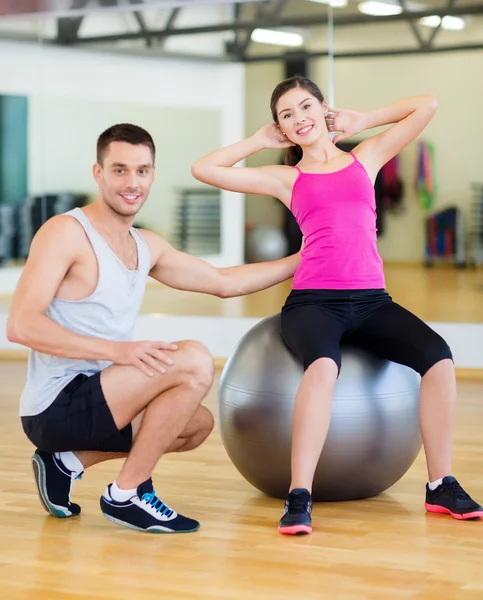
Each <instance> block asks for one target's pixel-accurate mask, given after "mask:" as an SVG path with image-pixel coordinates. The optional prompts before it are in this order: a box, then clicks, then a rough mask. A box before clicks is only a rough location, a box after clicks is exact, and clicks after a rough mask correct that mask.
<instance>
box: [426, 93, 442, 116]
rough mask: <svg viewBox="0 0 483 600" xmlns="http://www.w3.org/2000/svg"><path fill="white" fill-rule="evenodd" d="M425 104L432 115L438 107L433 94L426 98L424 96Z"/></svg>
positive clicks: (436, 99)
mask: <svg viewBox="0 0 483 600" xmlns="http://www.w3.org/2000/svg"><path fill="white" fill-rule="evenodd" d="M426 104H427V106H428V108H429V109H430V110H431V111H432V112H433V114H434V113H435V112H436V111H437V110H438V106H439V103H438V98H437V96H436V95H435V94H428V96H426Z"/></svg>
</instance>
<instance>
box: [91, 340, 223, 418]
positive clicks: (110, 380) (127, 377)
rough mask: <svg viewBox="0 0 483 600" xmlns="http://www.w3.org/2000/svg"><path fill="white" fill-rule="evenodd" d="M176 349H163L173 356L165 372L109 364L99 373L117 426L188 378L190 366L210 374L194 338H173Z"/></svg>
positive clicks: (210, 364) (209, 364)
mask: <svg viewBox="0 0 483 600" xmlns="http://www.w3.org/2000/svg"><path fill="white" fill-rule="evenodd" d="M175 343H176V345H177V346H178V350H174V351H170V350H165V351H164V352H165V354H167V355H169V356H170V357H171V358H172V360H173V365H171V366H167V365H163V367H165V368H166V373H159V372H155V374H154V375H153V376H152V377H150V376H148V375H145V374H144V373H142V372H141V371H140V370H139V369H137V368H136V367H132V366H122V365H111V366H110V367H107V369H104V371H103V372H102V374H101V387H102V391H103V393H104V397H105V399H106V403H107V405H108V406H109V409H110V411H111V413H112V416H113V419H114V422H115V423H116V425H117V427H118V428H119V429H122V428H123V427H125V426H126V425H127V424H128V423H131V422H132V421H133V420H134V419H135V417H136V416H137V415H139V413H141V412H142V411H143V410H144V408H145V407H146V406H147V405H148V404H149V403H150V402H151V401H152V400H153V399H154V398H156V397H157V396H159V395H160V394H162V393H163V392H166V391H168V390H170V389H172V388H174V387H177V386H179V385H182V384H183V383H187V382H189V381H190V378H191V377H192V373H193V368H194V367H196V369H198V370H201V371H202V370H205V371H206V377H207V378H209V377H210V378H211V377H212V371H213V359H212V358H211V357H210V355H209V353H208V351H207V350H206V349H205V348H204V346H202V345H201V344H199V343H197V342H189V341H188V342H186V341H185V342H175Z"/></svg>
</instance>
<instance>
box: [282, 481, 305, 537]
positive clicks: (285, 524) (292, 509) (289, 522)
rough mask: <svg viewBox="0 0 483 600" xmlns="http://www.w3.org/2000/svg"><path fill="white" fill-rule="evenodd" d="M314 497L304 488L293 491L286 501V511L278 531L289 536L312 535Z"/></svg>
mask: <svg viewBox="0 0 483 600" xmlns="http://www.w3.org/2000/svg"><path fill="white" fill-rule="evenodd" d="M311 514H312V496H311V495H310V493H309V491H308V490H306V489H303V488H296V489H295V490H292V491H291V492H290V493H289V495H288V496H287V499H286V500H285V511H284V513H283V516H282V518H281V519H280V523H279V526H278V530H279V532H280V533H284V534H287V535H302V534H305V533H312V517H311Z"/></svg>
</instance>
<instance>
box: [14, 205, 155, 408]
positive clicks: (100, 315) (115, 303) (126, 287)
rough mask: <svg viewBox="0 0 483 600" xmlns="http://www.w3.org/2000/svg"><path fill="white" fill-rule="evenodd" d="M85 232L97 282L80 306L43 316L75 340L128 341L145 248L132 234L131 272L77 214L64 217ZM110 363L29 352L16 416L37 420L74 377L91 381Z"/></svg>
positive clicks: (56, 303) (58, 307) (62, 305)
mask: <svg viewBox="0 0 483 600" xmlns="http://www.w3.org/2000/svg"><path fill="white" fill-rule="evenodd" d="M64 214H66V215H70V216H72V217H74V219H77V221H79V223H80V224H81V225H82V227H83V228H84V230H85V232H86V235H87V237H88V238H89V241H90V243H91V245H92V248H93V250H94V252H95V254H96V257H97V263H98V268H99V280H98V283H97V287H96V289H95V291H94V293H92V294H91V295H90V296H88V297H87V298H83V299H82V300H62V299H60V298H54V299H53V300H52V303H51V304H50V306H49V309H48V312H47V315H48V316H49V317H50V318H51V319H52V320H53V321H55V322H56V323H59V324H60V325H62V326H63V327H65V328H66V329H70V330H71V331H74V332H75V333H78V334H80V335H86V336H91V337H97V338H103V339H108V340H112V341H131V339H132V335H133V331H134V326H135V324H136V319H137V317H138V314H139V310H140V308H141V303H142V300H143V297H144V292H145V287H146V280H147V278H148V274H149V271H150V267H151V257H150V252H149V248H148V245H147V243H146V241H145V240H144V238H143V237H142V235H141V234H140V233H139V232H138V231H137V230H136V229H134V228H131V231H130V232H131V235H132V236H133V238H134V240H135V241H136V245H137V251H138V265H137V269H135V270H133V271H131V270H129V269H127V268H126V266H125V265H124V264H123V263H122V261H121V260H120V259H119V258H118V257H117V256H116V254H115V253H114V252H113V251H112V250H111V248H110V246H109V245H108V243H107V242H106V241H105V240H104V238H103V237H102V236H101V235H100V234H99V233H97V231H96V230H95V229H94V227H93V226H92V224H91V222H90V221H89V219H88V218H87V216H86V215H85V214H84V212H83V211H82V210H81V209H80V208H75V209H74V210H71V211H69V212H67V213H64ZM111 364H112V363H111V362H110V361H107V360H79V359H75V358H61V357H58V356H51V355H49V354H43V353H42V352H37V351H35V350H31V352H30V355H29V362H28V371H27V383H26V385H25V388H24V390H23V393H22V396H21V398H20V411H19V413H20V416H30V415H37V414H39V413H41V412H42V411H44V410H45V409H46V408H48V407H49V406H50V405H51V404H52V402H53V401H54V400H55V398H56V396H57V395H58V393H59V392H60V391H61V390H62V389H63V388H64V387H65V386H66V385H67V384H68V383H69V382H70V381H71V380H72V379H74V377H76V376H77V375H78V374H79V373H85V374H86V375H93V374H94V373H97V372H98V371H100V370H102V369H105V368H106V367H108V366H109V365H111Z"/></svg>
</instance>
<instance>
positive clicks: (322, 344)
mask: <svg viewBox="0 0 483 600" xmlns="http://www.w3.org/2000/svg"><path fill="white" fill-rule="evenodd" d="M436 108H437V103H436V99H435V98H434V97H433V96H420V97H416V98H410V99H408V100H403V101H400V102H396V103H395V104H392V105H390V106H387V107H385V108H382V109H379V110H375V111H372V112H369V113H360V112H356V111H352V110H329V108H328V106H327V103H326V101H325V99H324V97H323V95H322V93H321V92H320V90H319V88H318V87H317V86H316V85H315V84H314V83H313V82H312V81H310V80H309V79H306V78H303V77H298V76H296V77H292V78H290V79H287V80H285V81H282V82H281V83H280V84H279V85H277V87H276V88H275V90H274V91H273V94H272V99H271V110H272V116H273V121H274V123H272V124H270V125H267V126H266V127H263V128H262V129H260V130H259V131H257V132H256V133H255V134H254V135H253V136H252V137H250V138H248V139H246V140H244V141H242V142H239V143H237V144H234V145H231V146H228V147H226V148H222V149H221V150H218V151H216V152H213V153H212V154H210V155H208V156H206V157H205V158H202V159H201V160H200V161H198V162H197V163H196V164H194V165H193V167H192V172H193V175H194V176H195V177H196V178H197V179H199V180H200V181H203V182H205V183H208V184H210V185H213V186H216V187H218V188H222V189H225V190H231V191H236V192H244V193H253V194H263V195H267V196H275V197H276V198H278V199H280V201H281V202H283V203H284V204H285V205H286V206H287V207H288V208H289V209H290V210H291V211H292V213H293V214H294V216H295V218H296V220H297V222H298V224H299V226H300V229H301V231H302V234H303V236H304V247H303V250H302V258H301V263H300V266H299V268H298V270H297V272H296V273H295V276H294V280H293V285H292V291H291V293H290V295H289V297H288V298H287V300H286V303H285V305H284V307H283V309H282V318H281V322H282V334H283V337H284V339H285V341H286V343H287V345H288V346H289V347H290V349H291V350H292V352H293V353H294V354H295V355H296V356H297V357H298V358H299V359H300V360H301V361H302V362H303V365H304V376H303V378H302V382H301V384H300V387H299V389H298V393H297V397H296V401H295V407H294V414H293V427H292V481H291V485H290V489H289V490H288V491H289V493H288V496H287V499H286V502H285V511H284V514H283V516H282V518H281V520H280V524H279V531H280V532H281V533H286V534H299V533H311V531H312V521H311V509H312V498H311V486H312V481H313V477H314V472H315V468H316V465H317V462H318V459H319V456H320V453H321V450H322V447H323V444H324V441H325V438H326V434H327V431H328V428H329V422H330V416H331V405H332V394H333V390H334V386H335V383H336V379H337V377H338V374H339V370H340V366H341V351H340V343H341V341H350V342H351V343H353V344H357V345H360V346H362V347H364V348H366V349H367V350H369V351H371V352H372V353H374V354H376V355H378V356H380V357H382V358H385V359H388V360H391V361H394V362H397V363H401V364H403V365H407V366H409V367H411V368H413V369H414V370H416V371H417V372H418V373H420V375H421V377H422V380H421V389H420V427H421V434H422V438H423V444H424V448H425V453H426V462H427V468H428V476H429V477H428V484H427V485H426V501H425V507H426V509H427V510H428V511H431V512H439V513H447V514H450V515H451V516H453V517H454V518H456V519H469V518H475V517H483V508H482V507H481V506H479V505H478V504H477V503H476V502H474V501H473V500H472V499H471V498H470V497H469V496H468V494H466V492H465V491H464V490H463V489H462V488H461V486H460V485H459V483H458V482H457V481H456V479H455V478H454V477H452V476H451V458H452V437H453V426H454V411H455V401H456V384H455V375H454V365H453V359H452V354H451V350H450V348H449V347H448V345H447V344H446V342H445V341H444V340H443V339H442V338H441V337H440V336H439V335H438V334H437V333H436V332H434V331H433V330H432V329H431V328H430V327H428V326H427V325H426V324H425V323H424V322H423V321H421V320H420V319H419V318H417V317H416V316H414V315H413V314H411V313H410V312H408V311H407V310H406V309H404V308H402V307H401V306H399V305H398V304H396V303H395V302H393V301H392V299H391V297H390V296H389V294H388V293H387V292H386V290H385V280H384V273H383V265H382V260H381V258H380V256H379V254H378V250H377V240H376V225H375V223H376V210H375V197H374V196H375V194H374V181H375V179H376V175H377V173H378V171H379V170H380V169H381V167H382V166H383V165H384V164H385V163H386V162H388V161H389V160H390V159H391V158H392V157H394V156H395V155H396V154H398V153H399V152H400V151H401V150H402V149H403V148H404V147H405V146H407V145H408V144H409V143H410V142H412V141H413V140H414V139H415V138H416V137H417V136H418V135H419V134H420V133H421V132H422V131H423V129H424V128H425V127H426V125H427V124H428V123H429V122H430V120H431V119H432V117H433V116H434V114H435V112H436ZM389 124H392V126H391V127H389V128H387V129H386V130H385V131H383V132H382V133H379V134H377V135H375V136H373V137H371V138H369V139H367V140H365V141H363V142H361V143H360V144H359V145H358V146H357V147H356V148H355V149H354V151H353V152H350V153H347V152H343V151H342V150H340V149H339V148H337V147H336V146H335V143H336V142H337V141H339V140H340V139H343V138H347V137H351V136H353V135H355V134H357V133H359V132H360V131H362V130H365V129H371V128H374V127H378V126H381V125H389ZM336 131H338V132H341V133H340V134H339V135H338V136H337V137H336V138H335V139H334V141H332V140H331V137H330V136H331V133H332V132H336ZM263 148H286V149H287V152H286V157H285V165H284V166H282V165H273V166H264V167H259V168H233V167H234V165H236V163H238V162H239V161H240V160H242V159H244V158H246V157H247V156H250V155H251V154H253V153H255V152H258V151H259V150H262V149H263ZM294 167H295V168H294ZM321 398H322V401H321Z"/></svg>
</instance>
